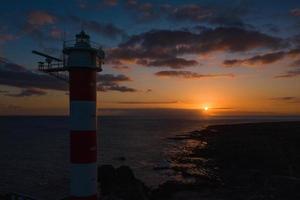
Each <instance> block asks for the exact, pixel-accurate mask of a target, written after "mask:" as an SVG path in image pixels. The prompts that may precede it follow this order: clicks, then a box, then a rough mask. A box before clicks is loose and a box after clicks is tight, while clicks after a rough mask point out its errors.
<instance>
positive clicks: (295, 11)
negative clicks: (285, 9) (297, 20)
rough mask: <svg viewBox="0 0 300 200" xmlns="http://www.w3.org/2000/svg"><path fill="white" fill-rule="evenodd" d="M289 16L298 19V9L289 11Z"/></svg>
mask: <svg viewBox="0 0 300 200" xmlns="http://www.w3.org/2000/svg"><path fill="white" fill-rule="evenodd" d="M290 14H291V15H292V16H295V17H299V16H300V8H295V9H292V10H291V11H290Z"/></svg>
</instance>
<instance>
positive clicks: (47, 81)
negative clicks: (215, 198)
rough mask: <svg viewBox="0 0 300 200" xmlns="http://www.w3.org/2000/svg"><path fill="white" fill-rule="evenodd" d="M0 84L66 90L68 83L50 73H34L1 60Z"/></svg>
mask: <svg viewBox="0 0 300 200" xmlns="http://www.w3.org/2000/svg"><path fill="white" fill-rule="evenodd" d="M0 84H1V85H8V86H14V87H20V88H40V89H53V90H66V89H67V85H66V84H64V83H63V82H61V81H58V80H56V79H54V78H52V77H50V76H48V75H41V74H38V73H34V72H32V71H30V70H28V69H26V68H24V67H23V66H20V65H17V64H14V63H11V62H9V61H7V60H5V59H1V60H0Z"/></svg>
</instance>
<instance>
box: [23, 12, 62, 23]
mask: <svg viewBox="0 0 300 200" xmlns="http://www.w3.org/2000/svg"><path fill="white" fill-rule="evenodd" d="M56 20H57V18H56V17H55V16H54V15H52V14H50V13H48V12H46V11H32V12H30V13H29V14H28V16H27V23H28V24H31V25H35V26H42V25H46V24H54V23H55V21H56Z"/></svg>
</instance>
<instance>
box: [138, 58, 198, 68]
mask: <svg viewBox="0 0 300 200" xmlns="http://www.w3.org/2000/svg"><path fill="white" fill-rule="evenodd" d="M137 64H142V65H145V66H149V67H162V66H165V67H170V68H172V69H182V68H185V67H192V66H195V65H198V64H199V63H198V62H197V61H196V60H186V59H184V58H166V59H157V60H153V61H149V62H148V61H147V60H139V61H138V62H137Z"/></svg>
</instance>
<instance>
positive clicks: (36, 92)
mask: <svg viewBox="0 0 300 200" xmlns="http://www.w3.org/2000/svg"><path fill="white" fill-rule="evenodd" d="M46 94H47V92H46V91H44V90H41V89H38V88H25V89H22V90H21V91H20V92H19V93H17V94H6V96H10V97H29V96H42V95H46Z"/></svg>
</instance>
